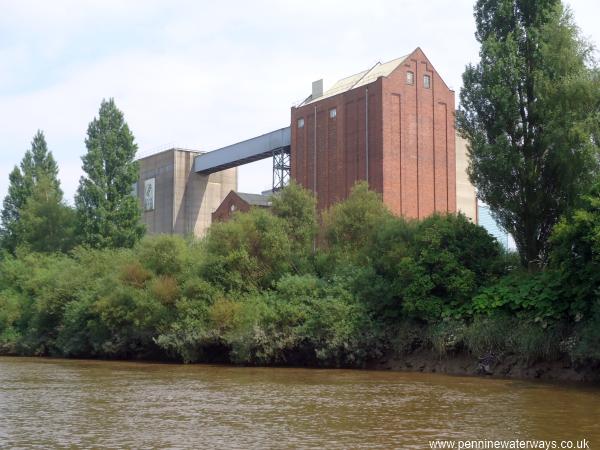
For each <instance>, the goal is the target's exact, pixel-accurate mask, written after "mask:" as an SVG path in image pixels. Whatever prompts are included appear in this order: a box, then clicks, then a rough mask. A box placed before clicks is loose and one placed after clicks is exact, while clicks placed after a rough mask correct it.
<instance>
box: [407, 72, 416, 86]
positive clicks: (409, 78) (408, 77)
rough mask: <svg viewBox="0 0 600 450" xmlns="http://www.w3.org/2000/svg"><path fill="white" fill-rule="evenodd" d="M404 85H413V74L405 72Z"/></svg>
mask: <svg viewBox="0 0 600 450" xmlns="http://www.w3.org/2000/svg"><path fill="white" fill-rule="evenodd" d="M406 84H415V74H414V73H413V72H410V71H409V72H406Z"/></svg>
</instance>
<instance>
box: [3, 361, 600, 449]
mask: <svg viewBox="0 0 600 450" xmlns="http://www.w3.org/2000/svg"><path fill="white" fill-rule="evenodd" d="M435 439H451V440H474V439H494V440H499V439H510V440H512V439H523V440H532V439H544V440H550V439H554V440H558V441H560V440H573V441H574V444H573V445H577V443H576V441H577V440H580V441H581V440H583V439H587V440H588V441H589V442H590V443H591V444H590V448H600V389H598V387H593V386H585V385H579V386H577V385H560V384H547V383H537V382H526V381H514V380H498V379H483V378H466V377H451V376H444V375H437V374H422V373H399V372H383V371H380V372H377V371H359V370H317V369H293V368H247V367H229V366H209V365H171V364H151V363H137V362H110V361H87V360H86V361H81V360H62V359H46V358H12V357H1V358H0V447H2V448H44V449H45V448H65V447H68V448H82V447H83V448H240V449H246V448H386V449H387V448H401V449H411V448H430V447H429V443H428V442H429V441H430V440H435ZM574 448H576V447H574Z"/></svg>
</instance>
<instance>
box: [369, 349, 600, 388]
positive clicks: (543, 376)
mask: <svg viewBox="0 0 600 450" xmlns="http://www.w3.org/2000/svg"><path fill="white" fill-rule="evenodd" d="M368 367H369V368H371V369H375V370H390V371H400V372H421V373H440V374H444V375H458V376H476V377H482V378H486V377H491V378H509V379H516V380H541V381H567V382H583V383H591V384H596V383H600V364H590V365H582V364H574V363H573V362H571V361H569V360H568V359H567V358H562V359H559V360H555V361H536V362H528V361H526V360H525V359H523V358H519V357H518V356H517V355H506V356H503V357H502V358H498V359H493V360H488V361H481V359H480V358H476V357H474V356H472V355H468V354H460V355H454V356H451V357H448V356H444V357H440V356H439V355H436V354H435V353H434V352H431V351H426V350H423V351H419V352H416V353H414V354H411V355H405V356H402V357H394V358H391V359H389V360H385V361H380V362H377V363H374V364H372V365H369V366H368Z"/></svg>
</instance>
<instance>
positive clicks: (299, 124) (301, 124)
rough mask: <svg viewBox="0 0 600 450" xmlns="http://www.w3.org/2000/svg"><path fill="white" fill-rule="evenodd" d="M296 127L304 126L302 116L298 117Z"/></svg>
mask: <svg viewBox="0 0 600 450" xmlns="http://www.w3.org/2000/svg"><path fill="white" fill-rule="evenodd" d="M298 128H304V119H303V118H302V117H301V118H300V119H298Z"/></svg>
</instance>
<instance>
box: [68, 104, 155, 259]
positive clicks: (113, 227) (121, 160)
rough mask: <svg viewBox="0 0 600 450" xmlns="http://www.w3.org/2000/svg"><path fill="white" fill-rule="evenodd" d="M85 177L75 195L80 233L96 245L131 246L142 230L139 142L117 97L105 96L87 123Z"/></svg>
mask: <svg viewBox="0 0 600 450" xmlns="http://www.w3.org/2000/svg"><path fill="white" fill-rule="evenodd" d="M85 145H86V147H87V153H86V154H85V155H84V156H83V157H82V161H83V170H84V172H85V175H84V176H82V177H81V179H80V180H79V188H78V190H77V194H76V196H75V204H76V207H77V215H78V221H79V233H81V235H82V240H83V243H84V244H87V245H89V246H91V247H94V248H106V247H109V248H118V247H131V246H133V245H134V244H135V243H136V242H137V241H138V240H139V239H140V238H141V237H142V235H143V234H144V226H143V225H142V223H141V221H140V206H139V204H138V200H137V198H136V197H134V196H133V195H131V191H132V186H133V185H134V183H135V182H136V181H137V179H138V165H137V163H136V162H135V161H134V158H135V154H136V151H137V145H136V144H135V142H134V137H133V134H132V133H131V131H130V130H129V127H128V125H127V123H126V122H125V120H124V117H123V113H122V112H121V111H120V110H119V109H118V108H117V106H116V105H115V102H114V100H113V99H109V100H103V101H102V103H101V105H100V111H99V114H98V117H97V118H94V120H92V122H91V123H90V124H89V126H88V131H87V139H86V141H85Z"/></svg>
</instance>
